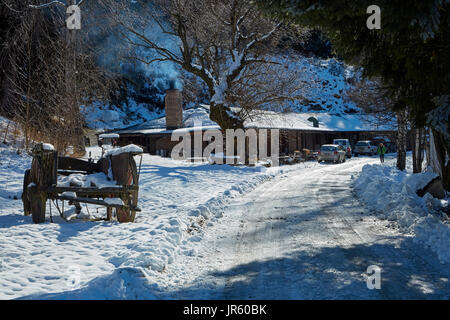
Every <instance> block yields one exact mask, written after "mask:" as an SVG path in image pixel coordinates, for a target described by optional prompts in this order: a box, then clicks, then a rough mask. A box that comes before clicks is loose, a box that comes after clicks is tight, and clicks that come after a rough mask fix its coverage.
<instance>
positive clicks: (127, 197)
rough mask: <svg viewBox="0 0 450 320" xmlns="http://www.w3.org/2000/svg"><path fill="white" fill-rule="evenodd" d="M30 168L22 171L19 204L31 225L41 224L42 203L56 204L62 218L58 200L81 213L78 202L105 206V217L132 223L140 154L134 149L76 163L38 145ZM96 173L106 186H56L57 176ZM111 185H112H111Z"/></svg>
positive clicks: (136, 197) (134, 213)
mask: <svg viewBox="0 0 450 320" xmlns="http://www.w3.org/2000/svg"><path fill="white" fill-rule="evenodd" d="M32 154H33V161H32V165H31V169H29V170H27V171H26V172H25V177H24V182H23V194H22V201H23V205H24V212H25V215H30V214H31V215H32V218H33V222H35V223H42V222H45V213H46V203H47V201H48V200H53V201H56V206H57V208H58V211H59V214H60V215H61V216H62V217H64V216H63V214H64V212H63V211H64V209H63V210H62V211H61V210H60V208H59V206H58V200H59V201H62V206H63V207H64V201H68V202H69V204H70V205H73V206H75V208H76V211H77V212H78V213H79V212H81V205H80V204H81V203H84V204H86V205H87V204H92V205H97V206H102V207H106V218H105V219H104V220H108V221H109V220H111V219H112V218H113V216H114V215H115V216H116V217H117V220H118V221H119V222H134V219H135V216H136V212H137V211H140V209H139V208H138V206H137V205H138V194H139V174H138V169H137V165H136V161H135V160H134V156H135V155H138V154H142V150H140V149H139V148H138V147H136V148H127V147H124V148H120V149H115V150H112V152H110V153H107V154H106V155H105V156H104V157H102V158H101V159H100V160H99V161H97V162H94V161H93V160H91V159H90V160H88V161H85V160H79V159H74V158H68V157H59V156H58V154H57V152H56V151H55V150H54V149H53V148H52V147H51V146H49V145H46V144H38V145H36V146H35V147H34V148H33V151H32ZM94 174H97V175H98V174H100V176H102V177H103V175H104V178H105V181H110V183H109V184H108V185H107V186H103V185H96V184H95V183H92V182H91V183H90V185H88V186H86V185H80V184H77V183H70V184H69V185H67V184H59V183H58V180H61V177H71V176H72V175H78V176H81V177H84V176H86V177H89V176H90V175H94ZM114 182H115V183H114Z"/></svg>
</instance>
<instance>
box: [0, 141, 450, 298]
mask: <svg viewBox="0 0 450 320" xmlns="http://www.w3.org/2000/svg"><path fill="white" fill-rule="evenodd" d="M90 151H91V152H92V156H98V155H99V149H98V148H92V149H91V150H90ZM137 160H138V161H139V157H137ZM393 161H394V160H393V159H389V160H388V164H387V165H389V163H390V164H392V163H393ZM377 162H378V160H377V159H376V158H356V159H352V160H350V161H348V162H347V163H346V164H342V165H327V164H321V165H319V164H317V163H316V162H310V163H306V164H299V165H295V166H288V167H283V168H282V170H279V169H276V168H271V169H266V168H263V167H255V168H238V167H229V166H211V165H209V164H195V163H194V164H193V163H187V162H180V161H172V160H170V159H163V158H160V157H155V156H150V155H144V158H143V167H142V171H141V181H140V186H141V188H140V202H139V206H140V207H141V208H142V209H143V212H141V213H138V215H137V218H136V222H135V223H131V224H118V223H114V222H86V221H83V220H80V219H76V220H72V221H71V222H65V221H64V220H62V219H60V218H59V217H58V218H54V223H50V222H49V221H48V222H47V223H45V224H41V225H35V224H33V223H32V221H31V217H24V216H23V215H22V203H21V201H20V200H13V199H14V197H16V198H18V199H20V194H21V190H22V178H23V172H24V171H25V169H27V168H29V166H30V158H29V156H27V155H18V154H16V153H15V152H14V149H12V148H10V147H5V146H1V147H0V244H1V246H0V299H15V298H25V299H30V298H48V299H51V298H55V299H161V298H163V299H180V298H195V299H207V298H227V299H228V298H242V299H247V298H262V299H265V298H272V299H282V298H286V299H288V298H296V299H301V298H306V299H308V298H319V299H326V298H417V297H419V298H429V297H431V298H448V297H449V295H450V291H449V283H448V279H449V271H448V270H450V269H449V268H448V266H449V265H448V263H443V264H442V263H441V262H440V261H439V259H438V257H437V256H436V254H435V253H434V252H433V251H431V250H429V249H428V248H426V247H424V246H423V245H422V244H420V243H416V242H414V241H413V240H414V235H413V234H411V233H408V232H406V231H405V230H400V229H399V226H398V224H397V223H396V222H393V221H389V220H386V219H381V218H379V217H377V216H376V215H372V214H371V213H370V212H369V210H367V209H365V208H364V207H363V206H361V204H360V202H359V201H357V200H356V199H355V197H354V195H353V194H352V188H351V184H352V183H353V181H354V180H352V177H356V176H358V175H359V173H360V171H361V169H362V168H363V166H365V165H367V164H369V165H373V164H376V163H377ZM386 170H387V169H386ZM55 213H56V210H55V209H53V214H54V215H55ZM90 215H94V216H95V215H96V210H95V209H94V208H93V207H90V210H89V212H88V211H87V210H86V209H85V208H83V214H82V215H81V216H80V218H81V217H86V216H90ZM48 220H49V219H48ZM373 264H375V265H379V266H380V267H381V268H382V270H383V273H382V277H383V280H382V286H383V289H382V290H381V291H377V290H376V291H371V290H368V289H367V287H366V284H365V278H366V275H365V270H366V269H367V267H368V266H369V265H373Z"/></svg>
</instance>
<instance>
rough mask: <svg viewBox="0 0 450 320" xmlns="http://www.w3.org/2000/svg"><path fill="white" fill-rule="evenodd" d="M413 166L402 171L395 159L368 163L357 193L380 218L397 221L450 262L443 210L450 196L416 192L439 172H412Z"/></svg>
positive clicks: (449, 229)
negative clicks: (447, 197) (382, 164)
mask: <svg viewBox="0 0 450 320" xmlns="http://www.w3.org/2000/svg"><path fill="white" fill-rule="evenodd" d="M410 159H411V157H409V160H410ZM411 166H412V163H411V162H410V161H409V163H408V167H407V170H406V171H399V170H398V169H397V168H396V167H395V163H394V162H393V161H389V162H388V163H387V165H385V166H380V165H366V166H364V167H363V168H362V172H361V175H360V176H359V177H358V179H357V180H356V181H355V190H356V193H357V195H358V197H359V198H361V200H362V202H363V203H365V204H366V205H367V206H368V207H369V208H370V209H371V210H373V211H374V212H376V213H377V216H378V217H380V218H383V219H388V220H391V221H395V222H397V223H398V225H399V226H400V227H401V228H402V230H403V231H404V232H407V233H410V234H414V236H415V237H414V240H415V241H418V242H421V243H422V244H424V245H425V246H427V247H430V248H431V249H432V250H433V251H435V252H436V253H437V254H438V256H439V259H440V260H441V261H442V262H443V263H444V262H446V263H449V262H450V249H449V240H450V224H449V220H448V217H447V216H446V215H445V214H444V213H443V212H442V210H441V209H442V208H443V207H448V206H449V199H443V200H439V199H435V198H433V197H432V196H431V195H430V194H426V195H425V196H424V197H423V198H421V197H419V196H418V195H417V194H416V191H417V190H419V189H421V188H423V187H425V186H426V185H427V183H428V182H430V181H431V180H432V179H433V178H434V177H436V176H437V175H436V174H435V173H433V172H432V171H431V170H428V171H425V172H423V173H420V174H412V173H411V171H412V168H411Z"/></svg>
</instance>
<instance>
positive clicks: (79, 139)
mask: <svg viewBox="0 0 450 320" xmlns="http://www.w3.org/2000/svg"><path fill="white" fill-rule="evenodd" d="M1 1H9V0H1ZM32 3H33V4H34V5H28V4H29V3H28V4H26V3H25V4H21V5H20V6H14V2H11V3H8V5H9V6H10V7H11V10H14V13H15V14H16V16H17V19H18V21H19V23H18V24H17V25H16V26H14V27H11V28H10V30H9V31H8V39H9V42H10V45H8V46H7V47H6V48H2V57H3V58H4V59H5V60H6V61H7V62H8V70H7V71H6V78H7V81H6V90H5V93H6V96H7V99H3V100H4V101H7V103H8V104H9V105H10V107H9V110H13V117H14V118H15V120H17V121H18V122H19V123H20V124H21V127H22V131H23V133H24V136H25V146H26V147H27V148H28V147H29V145H30V140H46V141H48V142H51V143H53V144H55V146H57V148H58V150H59V151H60V152H64V151H65V150H66V148H67V147H68V146H69V145H72V146H74V150H75V152H77V153H84V130H83V124H84V119H83V117H82V115H81V113H80V105H81V104H86V105H87V104H89V103H90V102H91V101H92V100H93V99H102V98H105V97H106V96H107V92H108V89H109V84H110V80H109V78H108V77H107V75H106V73H105V72H104V71H103V70H101V69H100V68H99V67H98V66H97V65H96V62H95V56H94V54H93V52H92V50H91V48H90V47H89V45H88V44H87V42H86V39H85V38H84V37H83V36H77V35H75V34H74V31H70V30H68V29H67V28H66V23H65V14H66V12H65V11H64V10H61V7H62V3H61V2H55V1H53V2H48V3H43V4H39V3H40V2H37V1H32ZM41 3H42V2H41ZM70 3H73V2H72V1H71V2H69V4H70ZM31 138H33V139H31Z"/></svg>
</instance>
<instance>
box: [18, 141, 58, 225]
mask: <svg viewBox="0 0 450 320" xmlns="http://www.w3.org/2000/svg"><path fill="white" fill-rule="evenodd" d="M55 155H56V151H54V150H46V148H44V145H43V144H38V145H36V146H35V147H34V148H33V162H32V165H31V171H30V173H29V175H30V177H31V182H30V184H28V185H27V192H26V193H27V197H28V200H29V202H30V209H31V214H32V216H33V222H34V223H42V222H45V208H46V202H47V193H46V192H44V191H42V190H41V188H45V187H50V186H52V185H54V184H56V174H57V167H56V165H57V164H56V162H55V159H57V157H56V156H55ZM25 214H26V212H25Z"/></svg>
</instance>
